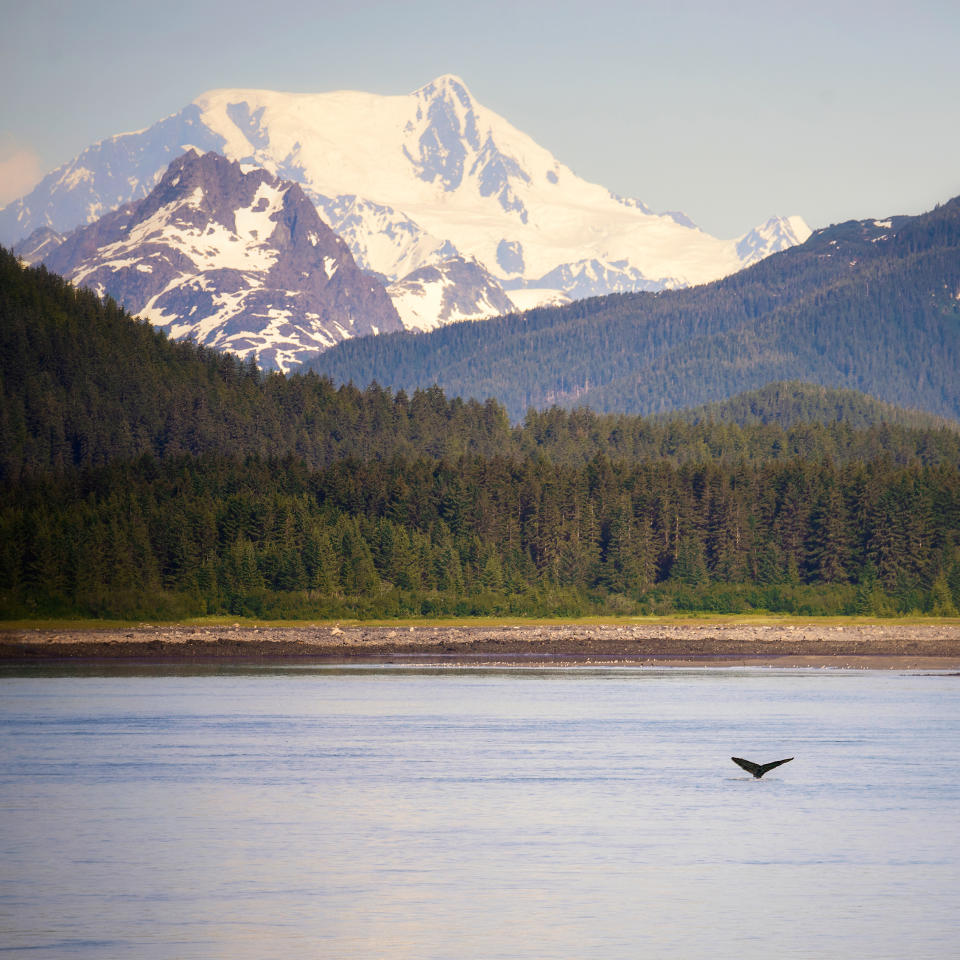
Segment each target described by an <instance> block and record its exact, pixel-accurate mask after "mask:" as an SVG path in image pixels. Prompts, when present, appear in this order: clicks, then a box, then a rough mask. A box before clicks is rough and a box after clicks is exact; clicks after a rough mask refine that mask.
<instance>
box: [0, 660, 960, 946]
mask: <svg viewBox="0 0 960 960" xmlns="http://www.w3.org/2000/svg"><path fill="white" fill-rule="evenodd" d="M958 745H960V678H957V677H948V676H919V675H901V674H896V673H888V672H882V673H881V672H862V671H852V672H845V671H822V670H821V671H777V670H769V669H768V670H759V669H758V670H752V671H751V670H690V671H685V670H675V671H657V670H650V669H623V668H621V669H615V670H604V669H594V670H590V669H583V670H580V669H576V670H510V669H504V670H480V669H476V670H473V669H459V670H458V669H450V670H428V671H424V670H416V669H401V668H393V669H390V668H368V669H363V668H356V669H350V670H340V669H287V670H279V671H278V670H275V669H264V670H253V669H249V670H243V669H233V670H225V671H220V672H215V671H210V672H207V673H193V674H190V673H187V672H178V671H176V670H170V671H167V672H154V673H152V674H149V675H128V676H120V675H113V676H106V675H101V676H85V675H81V674H80V673H77V674H75V675H59V676H43V675H40V674H33V675H28V674H21V675H15V674H13V673H10V672H9V671H8V672H6V673H4V674H2V675H0V954H2V955H4V956H23V957H31V958H35V957H46V956H49V957H90V958H98V960H99V958H110V957H117V958H120V957H123V958H128V957H133V958H141V957H146V958H163V960H169V958H174V957H177V958H238V960H239V958H258V960H259V958H269V957H277V958H304V957H307V958H309V957H323V958H334V960H352V958H363V960H371V958H387V960H394V958H416V960H420V958H437V960H460V958H478V960H479V958H483V960H492V958H510V960H514V958H531V960H532V958H537V960H545V958H547V960H553V958H571V960H573V958H576V960H606V958H624V960H626V958H631V960H632V958H640V957H643V958H660V957H664V958H667V957H669V958H672V960H677V958H679V960H700V958H704V960H706V958H727V957H729V958H734V957H736V958H739V960H742V958H754V957H763V958H770V957H774V958H804V960H812V958H856V960H873V958H891V960H892V958H896V960H904V958H911V960H926V958H937V960H940V958H954V957H957V956H958V953H960V947H958V944H960V931H958V890H960V838H958V824H960V757H958V753H960V749H958ZM731 754H736V755H738V756H745V757H749V758H751V759H756V760H772V759H779V758H781V757H787V756H791V755H793V756H795V757H796V759H795V760H794V761H793V763H790V764H787V765H785V766H783V767H781V768H779V769H777V770H775V771H773V772H772V773H770V774H768V775H767V777H766V778H765V779H763V780H760V781H755V780H753V779H752V778H750V777H749V776H748V775H746V774H744V773H743V772H742V771H740V770H739V769H738V768H737V767H735V766H734V765H733V764H732V763H731V762H730V760H729V757H730V755H731Z"/></svg>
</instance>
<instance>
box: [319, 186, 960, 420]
mask: <svg viewBox="0 0 960 960" xmlns="http://www.w3.org/2000/svg"><path fill="white" fill-rule="evenodd" d="M958 293H960V199H956V200H951V201H950V202H949V203H947V204H944V205H943V206H941V207H938V208H937V209H935V210H933V211H931V212H930V213H927V214H924V215H922V216H918V217H893V218H889V219H887V220H882V221H881V220H877V221H851V222H849V223H845V224H839V225H837V226H833V227H829V228H826V229H824V230H820V231H817V232H816V233H815V234H813V235H812V236H811V237H810V239H808V240H807V242H806V243H804V244H802V245H800V246H796V247H793V248H791V249H790V250H787V251H784V252H782V253H779V254H776V255H774V256H772V257H769V258H767V259H765V260H763V261H761V262H760V263H758V264H756V265H755V266H753V267H750V268H748V269H747V270H744V271H742V272H740V273H738V274H735V275H733V276H731V277H727V278H725V279H723V280H720V281H717V282H715V283H712V284H707V285H704V286H701V287H697V288H694V289H691V290H679V291H662V292H659V293H646V294H645V293H631V294H619V295H613V296H609V297H603V298H597V299H593V300H586V301H581V302H579V303H574V304H571V305H569V306H567V307H560V308H540V309H537V310H533V311H529V312H527V313H525V314H522V315H520V316H513V317H504V318H501V319H498V320H494V321H491V322H490V325H487V326H486V327H485V329H484V330H483V332H482V335H481V333H480V332H479V331H477V330H475V329H471V328H470V327H469V326H464V325H455V326H452V327H448V328H445V329H443V330H438V331H435V332H434V333H431V334H429V335H427V336H425V337H423V338H417V339H412V338H409V337H406V336H403V335H401V336H391V337H388V338H386V339H381V338H376V339H374V340H371V341H364V342H363V343H359V342H358V343H355V344H346V345H342V346H340V347H338V348H337V349H335V350H333V351H328V352H327V353H325V354H324V355H322V356H321V357H319V358H318V359H317V360H316V362H315V363H314V364H313V368H314V369H316V370H318V371H320V372H323V373H326V374H328V375H329V376H331V377H333V378H334V379H335V380H343V381H346V380H353V381H354V382H356V383H367V382H369V381H370V380H377V382H379V383H382V384H385V385H389V386H391V387H394V388H395V389H396V388H400V387H403V388H404V389H409V388H411V387H415V386H418V385H424V384H429V383H433V382H436V383H438V384H440V385H441V386H442V387H443V388H444V389H445V390H446V391H447V392H448V393H456V394H460V395H462V396H480V397H485V396H495V397H497V398H498V399H499V400H501V402H503V403H504V404H505V406H506V407H507V409H508V411H509V412H510V415H511V417H513V418H514V419H519V418H520V417H522V416H523V414H524V413H525V412H526V410H527V409H528V408H529V407H543V406H548V405H550V404H552V403H560V404H565V405H573V404H577V403H582V404H587V405H589V406H591V407H593V408H594V409H597V410H617V411H621V412H632V413H641V414H648V413H657V412H660V411H666V410H671V409H677V408H680V407H685V406H691V405H696V404H701V403H705V402H710V401H716V400H722V399H724V398H726V397H729V396H731V395H733V394H735V393H739V392H741V391H743V390H749V389H756V388H759V387H761V386H763V385H764V384H767V383H770V382H773V381H777V380H792V379H800V380H807V381H810V382H813V383H819V384H823V385H825V386H833V387H844V388H849V389H855V390H860V391H863V392H865V393H869V394H871V395H873V396H875V397H877V398H879V399H881V400H884V401H886V402H889V403H896V404H898V405H901V406H905V407H916V408H921V409H925V410H928V411H930V412H932V413H935V414H939V415H941V416H945V417H950V418H958V417H960V379H958V377H957V370H958V369H960V304H958V300H957V296H958Z"/></svg>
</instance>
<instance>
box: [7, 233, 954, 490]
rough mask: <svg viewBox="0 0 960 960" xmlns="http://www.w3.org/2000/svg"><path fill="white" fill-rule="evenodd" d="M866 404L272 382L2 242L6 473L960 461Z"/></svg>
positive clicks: (914, 428) (941, 437) (938, 441)
mask: <svg viewBox="0 0 960 960" xmlns="http://www.w3.org/2000/svg"><path fill="white" fill-rule="evenodd" d="M828 396H829V394H828ZM834 402H836V401H834ZM847 402H848V404H849V403H852V401H847ZM865 405H869V403H868V399H867V398H861V401H860V406H861V408H862V410H866V406H865ZM768 406H769V405H768ZM804 409H806V410H808V411H812V410H813V407H812V406H809V405H807V406H806V407H805V408H804ZM871 409H872V410H874V413H876V414H877V415H876V416H875V418H873V419H871V418H870V416H867V415H866V414H864V415H862V416H860V417H859V418H858V420H857V422H856V423H852V422H843V421H840V422H828V423H804V422H791V423H790V424H789V425H779V424H778V423H777V422H771V423H752V424H745V425H740V424H739V423H738V422H735V421H736V418H733V422H732V421H731V420H730V418H726V417H723V416H717V417H715V418H709V417H708V418H704V417H695V418H694V419H695V420H697V421H698V422H687V421H685V420H682V419H678V418H671V419H665V420H663V421H656V422H655V421H653V420H650V419H644V418H640V417H636V416H625V415H619V414H596V413H592V412H590V411H589V410H585V409H576V410H572V411H566V410H562V409H560V408H556V407H555V408H551V409H549V410H545V411H542V412H531V413H530V414H529V415H528V416H527V417H526V418H525V420H524V422H523V424H522V425H520V426H516V427H512V426H511V425H510V423H509V421H508V418H507V416H506V413H505V411H504V410H503V408H502V407H501V406H500V405H499V404H497V403H496V402H494V401H492V400H486V401H484V402H479V401H474V400H471V401H467V402H464V401H462V400H460V399H459V398H453V399H448V398H447V397H446V396H445V395H444V394H443V392H442V391H441V390H440V389H439V388H438V387H430V388H427V389H425V390H415V391H413V393H412V394H410V395H409V396H408V395H407V394H405V393H403V392H402V391H398V392H397V393H392V392H391V391H388V390H385V389H383V388H381V387H378V386H371V387H368V388H366V389H365V390H358V389H356V388H354V387H352V386H341V387H339V388H336V387H334V385H333V384H332V383H331V381H330V380H328V379H325V378H322V377H319V376H317V375H314V374H308V375H302V376H289V377H283V376H280V375H279V374H269V375H264V374H262V373H261V372H259V371H258V370H257V369H256V368H255V367H254V366H252V365H250V364H244V363H241V362H239V361H238V360H236V359H235V358H234V357H232V356H229V355H225V354H220V353H216V352H214V351H211V350H208V349H205V348H202V347H197V346H195V345H193V344H190V343H185V342H172V341H169V340H167V339H166V338H165V337H164V336H163V334H161V333H158V332H157V331H155V330H154V329H153V328H152V327H151V326H150V325H149V324H145V323H141V322H138V321H136V320H133V319H131V318H130V317H129V316H127V315H126V314H125V313H124V312H123V311H122V310H121V309H120V308H119V307H117V305H116V304H115V303H114V302H113V301H111V300H109V299H107V300H105V301H101V300H99V299H98V298H97V297H96V296H95V295H94V294H92V293H90V292H89V291H86V290H76V289H74V288H73V287H71V286H70V285H69V284H67V283H65V282H64V281H63V280H62V279H61V278H60V277H58V276H56V275H54V274H51V273H49V272H48V271H47V270H46V269H45V268H43V267H37V268H24V267H22V266H21V265H20V264H19V263H18V262H17V260H16V259H15V258H14V257H13V256H11V255H10V254H9V253H6V252H4V251H3V250H2V248H0V438H2V442H0V479H3V478H8V479H16V478H18V477H21V476H24V475H26V474H33V473H38V472H47V471H53V472H63V471H65V470H69V469H72V468H74V467H89V466H97V465H100V464H105V463H108V462H112V461H119V460H131V459H133V458H136V457H139V456H141V455H144V454H149V455H150V456H152V457H154V458H157V459H164V458H166V459H169V458H171V457H177V456H181V455H184V454H186V455H190V456H203V455H208V454H214V455H217V456H221V457H230V458H234V459H243V458H245V457H250V456H255V457H261V458H273V459H281V458H283V457H294V458H296V459H298V460H302V461H303V462H304V464H305V465H306V466H307V467H308V468H310V469H314V468H319V467H326V466H329V465H330V464H333V463H335V462H337V461H339V460H342V459H344V458H348V457H350V458H355V459H358V460H389V459H390V458H393V457H404V458H408V459H415V458H418V457H427V458H430V459H436V460H446V461H456V460H457V459H458V458H460V457H464V456H466V457H481V458H489V457H493V456H500V457H508V458H514V459H523V458H528V457H546V458H548V459H550V460H552V461H554V462H557V463H563V464H583V463H586V462H588V461H590V460H591V459H593V458H595V457H597V456H603V457H609V458H610V459H613V460H621V459H627V460H667V461H670V462H671V463H678V464H679V463H688V462H703V461H708V460H716V461H721V462H725V463H738V462H745V461H769V460H786V459H789V458H791V457H796V456H803V457H807V458H814V459H817V460H826V459H830V460H833V461H837V462H844V461H848V460H869V459H872V458H875V457H877V456H887V457H889V458H890V459H891V460H892V461H893V462H896V463H901V464H907V463H910V462H912V461H916V462H919V463H923V464H938V463H945V464H952V465H955V464H957V463H960V435H958V434H957V433H956V432H955V431H951V430H949V429H944V428H942V427H941V426H940V424H939V423H937V422H931V423H923V422H922V421H921V422H916V423H914V422H913V420H911V418H910V415H909V414H907V413H906V412H905V411H901V412H898V411H896V410H892V409H888V408H882V409H881V408H871ZM806 419H809V420H816V419H822V418H820V417H814V416H809V417H806ZM898 423H904V424H909V426H898V425H897V424H898ZM921 427H922V429H921Z"/></svg>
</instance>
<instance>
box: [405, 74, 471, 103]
mask: <svg viewBox="0 0 960 960" xmlns="http://www.w3.org/2000/svg"><path fill="white" fill-rule="evenodd" d="M413 96H415V97H419V98H420V99H423V100H441V99H447V98H450V97H454V98H456V99H458V100H459V101H460V102H461V103H463V105H464V106H468V105H470V104H471V103H472V102H473V94H472V93H470V90H469V88H468V87H467V85H466V84H465V83H464V82H463V80H462V79H461V78H460V77H458V76H457V75H456V74H455V73H443V74H441V75H440V76H439V77H437V78H436V79H434V80H431V81H430V82H429V83H426V84H424V85H423V86H422V87H420V88H419V89H418V90H414V91H413Z"/></svg>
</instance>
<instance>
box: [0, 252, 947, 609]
mask: <svg viewBox="0 0 960 960" xmlns="http://www.w3.org/2000/svg"><path fill="white" fill-rule="evenodd" d="M958 604H960V434H958V432H957V431H956V430H952V429H947V428H938V429H913V428H909V427H904V426H896V425H891V424H889V423H887V422H881V423H875V424H871V425H870V426H867V427H863V428H859V427H857V428H855V427H854V426H851V425H850V424H849V423H845V422H831V423H796V424H794V425H792V426H790V427H789V428H785V427H783V426H780V425H779V424H778V423H750V424H747V425H744V426H740V425H739V424H737V423H734V422H723V421H722V420H711V419H701V420H700V421H699V422H697V423H691V422H689V421H685V420H682V419H670V420H667V421H663V422H660V421H653V420H651V419H644V418H640V417H636V416H626V415H623V414H597V413H592V412H591V411H589V410H586V409H575V410H572V411H566V410H562V409H560V408H551V409H548V410H545V411H540V412H531V413H530V414H529V415H528V416H527V417H526V419H525V420H524V421H523V423H522V424H521V425H518V426H511V424H510V422H509V420H508V418H507V416H506V413H505V411H504V409H503V408H502V407H501V406H500V405H499V404H497V403H496V402H494V401H484V402H480V401H469V402H464V401H461V400H459V399H457V398H454V399H448V398H447V397H446V396H445V395H444V393H443V392H442V391H441V390H440V388H439V387H431V388H428V389H426V390H419V391H414V392H413V393H412V394H411V395H409V396H408V395H407V394H405V393H402V392H397V393H393V392H391V391H389V390H386V389H383V388H381V387H377V386H371V387H369V388H367V389H365V390H358V389H356V388H354V387H349V386H348V387H340V388H336V387H334V385H333V384H332V382H331V381H329V380H325V379H323V378H321V377H319V376H316V375H309V376H296V377H282V376H280V375H276V374H274V375H269V376H264V375H263V374H261V373H260V372H259V371H258V370H257V369H256V368H254V367H251V366H249V365H244V364H241V363H239V362H237V361H236V360H235V359H232V358H230V357H227V356H223V355H219V354H215V353H212V352H210V351H207V350H203V349H200V348H198V347H196V346H193V345H190V344H186V343H171V342H169V341H167V340H166V339H164V337H163V336H162V335H160V334H158V333H157V332H156V331H154V330H153V329H152V328H151V327H150V326H149V325H146V324H143V323H139V322H136V321H134V320H132V319H131V318H130V317H128V316H127V315H126V314H124V313H123V311H122V310H120V309H119V308H118V307H117V306H116V304H114V303H112V302H111V301H109V300H108V301H105V302H102V301H100V300H98V299H97V298H96V297H95V296H93V295H92V294H90V293H88V292H84V291H76V290H74V289H72V288H71V287H69V286H68V285H67V284H65V283H64V282H63V281H62V280H61V279H60V278H58V277H56V276H54V275H52V274H50V273H48V272H47V271H46V270H44V269H43V268H39V269H23V268H22V267H21V266H20V264H19V263H18V262H17V261H16V260H15V259H14V258H13V257H11V256H10V255H9V254H6V253H2V252H0V618H11V617H37V616H54V615H55V616H76V615H78V614H79V615H86V616H101V617H104V616H114V617H123V618H137V619H144V618H159V617H163V618H167V617H185V616H195V615H198V614H205V613H209V614H224V613H229V614H230V615H231V616H240V615H245V614H246V615H255V616H283V617H292V616H296V617H304V618H318V617H348V616H349V617H355V616H359V617H370V616H377V617H387V616H403V615H416V616H424V615H480V614H485V615H491V614H513V615H536V616H548V615H550V616H575V615H585V614H589V613H620V614H640V613H670V612H672V611H676V610H691V609H694V610H704V609H709V610H718V611H727V612H734V611H746V610H757V609H760V610H771V611H784V612H792V613H801V614H806V615H810V614H827V613H829V614H836V613H873V614H886V613H895V612H900V613H906V612H927V613H934V614H951V615H955V614H956V611H957V607H958Z"/></svg>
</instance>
